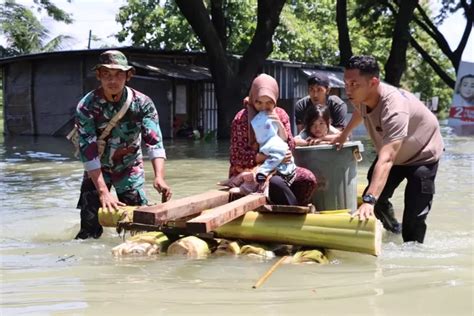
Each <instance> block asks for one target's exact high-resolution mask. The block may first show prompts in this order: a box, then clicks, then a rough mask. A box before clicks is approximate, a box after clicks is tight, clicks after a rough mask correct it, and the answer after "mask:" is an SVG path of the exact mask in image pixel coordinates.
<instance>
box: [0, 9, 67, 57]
mask: <svg viewBox="0 0 474 316" xmlns="http://www.w3.org/2000/svg"><path fill="white" fill-rule="evenodd" d="M37 1H38V0H36V1H35V2H37ZM40 5H42V6H44V7H43V8H44V9H45V10H47V11H48V14H52V15H53V17H54V18H57V19H60V20H61V21H63V22H65V23H71V22H72V19H71V18H70V17H69V15H67V14H66V13H64V12H63V13H62V14H61V12H62V11H61V10H60V9H58V8H57V7H56V6H54V5H52V4H51V3H50V1H47V0H42V1H40ZM58 10H59V11H58ZM0 25H1V29H0V32H1V33H3V34H4V35H5V36H6V38H7V43H8V46H7V47H0V54H2V55H1V56H13V55H21V54H28V53H37V52H44V51H53V50H56V49H58V48H61V45H62V44H63V43H64V41H65V40H67V39H70V37H69V36H64V35H59V36H56V37H55V38H53V39H51V40H50V41H49V42H47V43H45V40H46V39H47V38H48V34H49V31H48V30H47V29H46V28H45V27H44V26H43V25H41V23H40V22H39V21H38V19H37V18H36V17H35V15H34V14H33V12H32V11H31V10H29V9H28V8H26V7H25V6H23V5H20V4H17V3H16V2H15V1H14V0H6V2H5V4H4V5H2V6H1V7H0Z"/></svg>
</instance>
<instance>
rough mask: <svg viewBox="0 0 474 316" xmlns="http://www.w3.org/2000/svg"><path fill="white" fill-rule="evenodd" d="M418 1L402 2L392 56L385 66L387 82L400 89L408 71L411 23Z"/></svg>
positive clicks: (393, 39)
mask: <svg viewBox="0 0 474 316" xmlns="http://www.w3.org/2000/svg"><path fill="white" fill-rule="evenodd" d="M417 4H418V0H404V1H400V5H399V10H398V14H397V15H396V22H395V29H394V31H393V37H392V47H391V49H390V56H389V58H388V60H387V63H386V64H385V81H387V82H388V83H390V84H392V85H394V86H396V87H398V86H399V85H400V79H401V78H402V75H403V72H404V71H405V69H406V53H407V48H408V44H409V42H410V22H411V21H412V19H413V12H414V10H415V8H416V5H417Z"/></svg>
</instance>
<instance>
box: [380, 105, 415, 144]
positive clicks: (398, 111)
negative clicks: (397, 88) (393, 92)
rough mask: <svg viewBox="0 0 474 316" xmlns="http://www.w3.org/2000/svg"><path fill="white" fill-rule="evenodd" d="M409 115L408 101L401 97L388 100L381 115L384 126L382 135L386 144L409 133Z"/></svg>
mask: <svg viewBox="0 0 474 316" xmlns="http://www.w3.org/2000/svg"><path fill="white" fill-rule="evenodd" d="M409 116H410V115H409V110H408V102H403V101H400V100H399V99H392V100H387V105H386V106H385V108H384V109H383V112H382V116H381V125H382V126H383V127H384V128H383V136H382V138H383V144H384V145H386V144H388V143H391V142H393V141H396V140H400V139H403V138H405V137H406V136H407V135H408V121H409Z"/></svg>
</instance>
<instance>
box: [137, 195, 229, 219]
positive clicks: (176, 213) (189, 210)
mask: <svg viewBox="0 0 474 316" xmlns="http://www.w3.org/2000/svg"><path fill="white" fill-rule="evenodd" d="M228 202H229V192H228V191H221V190H211V191H207V192H204V193H201V194H197V195H193V196H188V197H185V198H182V199H178V200H171V201H169V202H166V203H163V204H159V205H153V206H145V207H140V208H138V209H136V210H135V212H134V213H133V221H134V222H135V223H139V224H147V225H162V224H164V223H166V222H167V221H170V220H174V219H178V218H181V217H186V216H189V215H193V214H199V213H201V212H202V211H204V210H206V209H210V208H214V207H217V206H220V205H223V204H226V203H228Z"/></svg>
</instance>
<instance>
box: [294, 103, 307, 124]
mask: <svg viewBox="0 0 474 316" xmlns="http://www.w3.org/2000/svg"><path fill="white" fill-rule="evenodd" d="M305 100H306V98H303V99H300V100H298V102H296V104H295V121H296V124H298V125H299V124H304V113H305V111H306V106H305V105H306V102H305Z"/></svg>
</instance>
